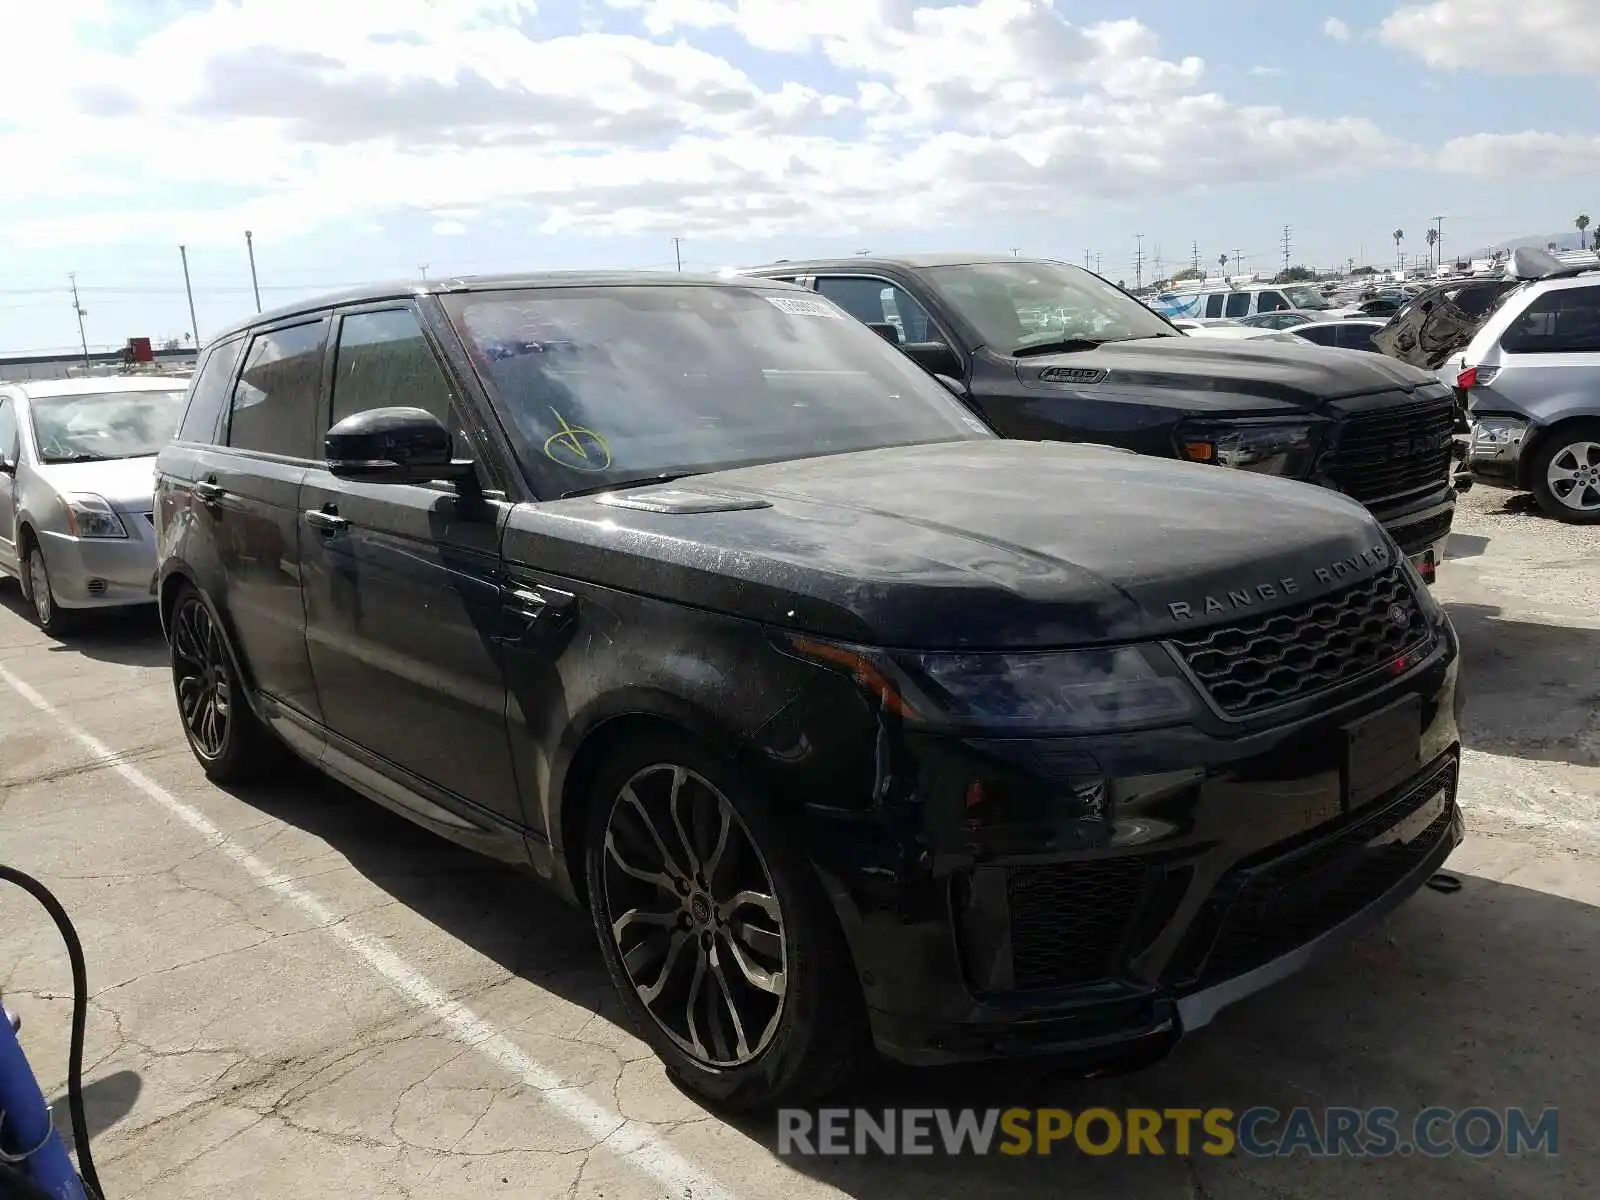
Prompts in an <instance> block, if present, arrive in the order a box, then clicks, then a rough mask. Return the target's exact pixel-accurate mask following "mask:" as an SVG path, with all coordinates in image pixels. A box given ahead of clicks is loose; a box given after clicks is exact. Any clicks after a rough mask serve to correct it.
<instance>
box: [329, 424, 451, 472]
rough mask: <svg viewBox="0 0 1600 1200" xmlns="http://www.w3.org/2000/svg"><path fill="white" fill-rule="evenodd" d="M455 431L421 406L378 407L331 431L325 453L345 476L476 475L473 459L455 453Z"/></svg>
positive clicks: (331, 470) (332, 467)
mask: <svg viewBox="0 0 1600 1200" xmlns="http://www.w3.org/2000/svg"><path fill="white" fill-rule="evenodd" d="M452 449H453V447H452V443H451V438H450V431H449V430H448V429H446V428H445V427H444V426H443V425H441V424H440V423H439V419H438V418H437V417H435V416H434V415H433V414H432V413H430V412H428V411H427V410H426V409H421V408H374V409H369V410H368V411H367V412H360V413H356V414H354V415H353V416H348V417H346V418H345V419H344V420H342V421H340V422H339V423H338V424H337V425H335V426H334V427H333V428H332V429H330V430H328V434H327V437H326V438H325V439H324V441H323V452H324V454H325V455H326V456H327V459H328V470H329V471H330V472H332V473H333V474H334V475H336V476H337V477H338V478H340V479H366V480H371V481H372V482H374V483H431V482H432V481H434V480H436V479H453V480H458V481H459V480H464V479H470V478H474V477H475V476H474V473H473V464H472V460H471V459H461V458H455V457H453V455H452Z"/></svg>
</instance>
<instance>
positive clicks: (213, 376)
mask: <svg viewBox="0 0 1600 1200" xmlns="http://www.w3.org/2000/svg"><path fill="white" fill-rule="evenodd" d="M243 347H244V339H243V338H242V337H238V338H234V339H233V340H232V341H227V342H219V343H218V344H217V345H215V346H213V347H211V349H210V350H208V351H207V352H206V357H205V361H204V362H203V363H201V364H200V371H199V373H198V374H196V375H195V377H194V386H193V387H191V388H190V389H189V407H188V408H187V409H185V410H184V414H183V424H181V425H179V426H178V438H177V440H178V441H180V442H198V443H200V444H202V445H207V446H209V445H211V444H212V443H213V442H215V441H216V440H217V433H218V431H219V430H221V428H222V416H223V413H224V412H225V411H226V410H227V407H228V385H229V384H230V383H232V382H233V369H234V368H235V367H236V366H238V365H239V351H240V350H241V349H243Z"/></svg>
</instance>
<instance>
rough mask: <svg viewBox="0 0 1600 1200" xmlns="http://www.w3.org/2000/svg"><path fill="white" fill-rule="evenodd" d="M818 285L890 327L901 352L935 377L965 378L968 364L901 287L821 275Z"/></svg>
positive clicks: (855, 312)
mask: <svg viewBox="0 0 1600 1200" xmlns="http://www.w3.org/2000/svg"><path fill="white" fill-rule="evenodd" d="M814 286H815V287H816V290H817V291H819V292H821V293H822V294H823V295H824V296H826V297H827V298H828V299H829V300H832V301H833V302H834V303H835V304H837V305H838V306H839V307H840V308H842V309H844V310H845V312H847V313H849V314H850V315H851V316H853V317H855V318H857V319H858V320H860V321H863V322H865V323H866V324H868V325H874V326H884V325H887V326H890V327H891V328H893V329H894V331H895V339H894V340H895V341H896V344H897V345H899V347H900V349H902V350H904V351H905V352H906V354H907V355H909V356H910V357H911V358H912V359H914V360H915V361H916V362H917V363H918V365H920V366H921V367H922V368H923V369H925V370H927V371H931V372H932V373H933V374H935V375H948V376H951V377H952V378H955V379H964V378H965V376H966V364H965V362H964V361H963V360H962V357H961V354H960V353H959V352H958V351H957V350H956V348H955V341H954V339H953V338H950V337H948V336H946V334H945V333H944V331H943V330H941V329H940V328H939V326H938V323H937V322H935V321H934V319H933V318H932V317H931V316H929V315H928V310H927V308H926V307H924V305H923V303H922V302H921V301H920V300H919V299H917V297H915V296H913V295H912V294H911V293H910V292H908V291H907V290H906V289H905V288H903V287H901V286H900V285H899V284H897V283H894V282H891V281H890V280H888V279H884V278H881V277H879V276H876V275H819V276H817V278H816V281H815V284H814Z"/></svg>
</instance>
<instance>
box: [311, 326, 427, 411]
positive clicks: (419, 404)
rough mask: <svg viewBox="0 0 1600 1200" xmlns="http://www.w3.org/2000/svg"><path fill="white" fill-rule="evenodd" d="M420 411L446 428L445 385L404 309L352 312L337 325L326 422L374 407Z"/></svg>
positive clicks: (417, 330)
mask: <svg viewBox="0 0 1600 1200" xmlns="http://www.w3.org/2000/svg"><path fill="white" fill-rule="evenodd" d="M394 407H399V408H421V409H425V410H427V411H428V412H430V413H432V414H433V415H434V416H435V417H437V418H439V422H440V424H442V425H445V426H448V425H449V424H450V386H449V384H447V383H446V382H445V376H444V372H443V371H441V370H440V369H439V363H438V361H437V360H436V359H435V358H434V357H433V351H432V350H430V349H429V348H428V343H427V340H426V339H425V338H424V337H423V336H422V326H421V325H420V324H418V322H417V318H416V314H415V313H413V312H412V311H411V310H410V309H406V308H391V309H386V310H384V311H383V312H367V313H353V314H351V315H350V316H348V317H345V318H344V320H343V321H341V322H340V324H339V347H338V352H337V357H336V358H335V359H334V368H333V411H332V413H331V415H330V421H329V423H330V424H333V425H337V424H338V423H339V422H340V421H342V420H344V419H345V418H346V417H348V416H351V415H353V414H355V413H359V412H366V411H367V410H368V409H373V408H394Z"/></svg>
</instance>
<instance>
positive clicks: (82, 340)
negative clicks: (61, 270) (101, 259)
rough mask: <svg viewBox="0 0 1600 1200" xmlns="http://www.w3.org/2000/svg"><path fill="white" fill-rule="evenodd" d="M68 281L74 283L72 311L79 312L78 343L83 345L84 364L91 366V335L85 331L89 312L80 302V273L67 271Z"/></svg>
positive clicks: (86, 366)
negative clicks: (84, 321)
mask: <svg viewBox="0 0 1600 1200" xmlns="http://www.w3.org/2000/svg"><path fill="white" fill-rule="evenodd" d="M67 282H69V283H70V284H72V311H73V312H75V313H77V314H78V344H79V345H80V346H82V347H83V365H84V367H85V369H87V368H88V366H89V335H88V334H86V333H84V331H83V318H84V317H86V316H88V315H89V314H88V313H86V312H85V311H84V308H83V305H82V304H80V303H78V273H77V272H76V271H68V272H67Z"/></svg>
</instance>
